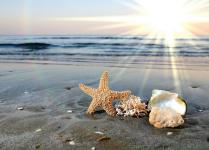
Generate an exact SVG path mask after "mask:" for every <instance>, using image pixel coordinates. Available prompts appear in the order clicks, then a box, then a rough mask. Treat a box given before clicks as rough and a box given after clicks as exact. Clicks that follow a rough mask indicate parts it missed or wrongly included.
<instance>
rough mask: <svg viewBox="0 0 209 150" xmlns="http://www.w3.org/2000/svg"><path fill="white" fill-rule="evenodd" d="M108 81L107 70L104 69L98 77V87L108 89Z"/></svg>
mask: <svg viewBox="0 0 209 150" xmlns="http://www.w3.org/2000/svg"><path fill="white" fill-rule="evenodd" d="M108 82H109V75H108V72H107V71H105V72H104V73H103V74H102V76H101V78H100V82H99V89H100V90H105V89H109V87H108Z"/></svg>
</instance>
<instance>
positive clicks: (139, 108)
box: [116, 95, 148, 117]
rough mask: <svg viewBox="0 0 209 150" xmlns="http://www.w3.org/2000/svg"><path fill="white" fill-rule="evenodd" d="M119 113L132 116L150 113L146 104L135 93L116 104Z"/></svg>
mask: <svg viewBox="0 0 209 150" xmlns="http://www.w3.org/2000/svg"><path fill="white" fill-rule="evenodd" d="M116 112H117V115H120V116H124V117H126V116H132V117H143V116H145V115H147V114H148V111H147V108H146V105H145V104H144V103H142V102H141V99H140V97H136V96H134V95H131V96H129V98H127V99H125V100H123V101H121V102H120V103H119V104H118V105H117V106H116Z"/></svg>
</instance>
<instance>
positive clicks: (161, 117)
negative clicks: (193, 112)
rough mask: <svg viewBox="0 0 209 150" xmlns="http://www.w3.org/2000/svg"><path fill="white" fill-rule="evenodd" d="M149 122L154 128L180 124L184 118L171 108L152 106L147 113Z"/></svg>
mask: <svg viewBox="0 0 209 150" xmlns="http://www.w3.org/2000/svg"><path fill="white" fill-rule="evenodd" d="M149 122H150V124H152V125H153V126H155V127H156V128H166V127H177V126H180V125H182V124H183V123H184V119H183V118H182V116H181V114H179V113H177V112H176V111H174V110H173V109H170V108H158V107H153V108H152V110H151V112H150V114H149Z"/></svg>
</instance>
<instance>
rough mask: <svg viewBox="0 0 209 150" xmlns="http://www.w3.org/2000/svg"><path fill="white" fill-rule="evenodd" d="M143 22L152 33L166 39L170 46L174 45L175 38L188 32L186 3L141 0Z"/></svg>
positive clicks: (172, 0) (164, 0) (166, 0)
mask: <svg viewBox="0 0 209 150" xmlns="http://www.w3.org/2000/svg"><path fill="white" fill-rule="evenodd" d="M139 9H140V15H139V18H140V17H141V15H143V17H144V18H146V19H144V21H143V22H139V23H140V24H143V26H144V28H146V30H149V32H150V33H152V35H156V36H157V37H158V38H162V39H165V40H166V44H167V45H168V46H173V44H174V40H175V39H176V38H179V37H181V36H185V33H186V30H187V29H186V21H187V20H188V18H189V14H188V12H187V11H186V9H185V5H184V3H183V2H182V1H179V0H175V1H174V0H141V1H140V3H139Z"/></svg>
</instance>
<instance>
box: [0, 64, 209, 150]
mask: <svg viewBox="0 0 209 150" xmlns="http://www.w3.org/2000/svg"><path fill="white" fill-rule="evenodd" d="M0 68H1V70H0V149H20V150H22V149H44V150H46V149H54V150H57V149H73V150H74V149H75V150H76V149H79V150H80V149H84V150H85V149H87V150H88V149H89V150H90V149H91V148H92V147H95V148H96V149H98V150H106V149H111V150H114V149H120V150H128V149H129V150H132V149H133V150H135V149H145V150H161V149H166V150H179V149H181V150H206V149H209V126H208V125H209V117H208V116H209V92H208V91H209V78H208V76H209V66H195V67H194V66H189V67H188V66H187V67H180V68H178V69H172V68H171V67H164V66H160V65H159V66H155V67H152V66H145V65H140V66H138V67H135V68H125V67H123V68H122V67H102V66H94V65H93V64H91V65H89V66H88V65H87V66H82V65H80V66H74V65H55V64H51V65H50V64H36V63H30V64H25V63H0ZM104 70H108V71H109V73H110V87H111V89H114V90H127V89H129V90H131V91H132V93H133V94H134V95H137V96H140V97H141V98H142V99H144V100H148V99H149V98H150V96H151V92H152V90H153V89H162V90H169V91H173V92H176V91H178V92H180V93H181V95H182V96H183V97H184V98H185V99H186V100H187V103H188V110H187V115H186V116H185V124H184V125H183V126H181V127H178V128H174V129H170V128H167V129H156V128H154V127H153V126H151V125H150V124H149V123H148V118H147V117H144V118H140V119H137V118H131V117H127V118H124V117H114V118H112V117H109V116H107V115H106V113H104V111H98V112H96V114H95V115H93V116H88V115H85V111H86V109H87V107H88V105H89V103H90V101H91V98H90V97H89V96H88V95H86V94H84V93H82V91H81V90H80V89H79V88H78V84H79V83H81V82H82V83H85V84H87V85H89V86H92V87H97V86H98V81H99V77H100V75H101V73H102V72H103V71H104ZM176 74H177V75H176ZM175 79H178V80H175ZM176 81H179V82H176ZM176 86H178V88H176ZM20 107H22V108H23V110H18V108H20ZM68 110H72V113H71V112H68ZM97 131H100V132H102V133H104V135H101V134H97V133H95V132H97ZM167 132H172V133H173V134H171V135H167ZM103 136H105V137H106V140H102V141H99V139H100V138H101V137H103ZM107 137H108V138H107ZM72 141H73V142H74V143H73V142H72Z"/></svg>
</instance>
